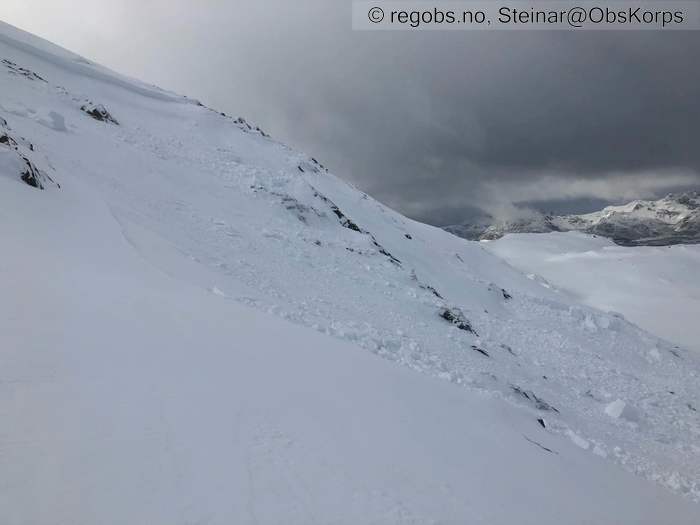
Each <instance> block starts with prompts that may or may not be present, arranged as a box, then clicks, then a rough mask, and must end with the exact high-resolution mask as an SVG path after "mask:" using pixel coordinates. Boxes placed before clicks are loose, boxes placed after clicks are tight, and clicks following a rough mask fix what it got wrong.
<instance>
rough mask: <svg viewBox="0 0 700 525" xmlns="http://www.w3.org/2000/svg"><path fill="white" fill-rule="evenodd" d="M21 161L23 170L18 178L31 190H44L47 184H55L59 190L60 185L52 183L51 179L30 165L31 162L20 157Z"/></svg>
mask: <svg viewBox="0 0 700 525" xmlns="http://www.w3.org/2000/svg"><path fill="white" fill-rule="evenodd" d="M22 160H23V161H24V163H25V168H24V170H23V171H22V173H21V175H20V177H21V179H22V180H23V181H24V182H25V183H27V184H29V185H30V186H32V187H33V188H37V189H40V190H43V189H45V187H46V186H45V185H46V184H47V183H49V182H50V183H52V184H56V186H57V187H59V188H60V187H61V185H60V184H57V183H56V182H54V180H53V179H52V178H51V177H49V176H48V175H47V174H46V173H44V172H43V171H41V170H40V169H39V168H37V167H36V166H35V165H34V164H32V162H31V161H30V160H29V159H28V158H26V157H24V156H22Z"/></svg>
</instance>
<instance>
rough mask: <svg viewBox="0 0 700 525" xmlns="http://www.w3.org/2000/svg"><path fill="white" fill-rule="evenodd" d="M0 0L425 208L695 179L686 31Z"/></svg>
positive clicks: (454, 211)
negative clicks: (359, 21) (363, 21)
mask: <svg viewBox="0 0 700 525" xmlns="http://www.w3.org/2000/svg"><path fill="white" fill-rule="evenodd" d="M80 3H84V4H85V5H84V8H85V11H83V16H82V17H76V16H74V15H71V14H70V13H75V12H76V8H80V6H76V4H80ZM13 4H14V8H12V7H11V8H10V10H11V11H12V12H11V13H10V14H11V15H12V16H13V17H14V19H10V20H8V21H10V22H13V21H14V20H15V19H16V21H17V23H18V24H19V25H23V26H24V27H26V28H27V29H30V30H32V29H33V27H32V26H34V27H36V28H37V29H35V30H37V31H38V32H40V33H42V34H43V35H45V36H47V37H48V38H51V39H54V40H57V41H58V42H59V43H64V44H66V45H68V46H69V47H73V48H75V49H76V51H78V52H81V53H83V54H85V55H87V56H89V57H91V58H94V59H96V60H99V61H102V62H105V63H106V64H107V65H110V66H112V67H114V68H116V69H119V70H122V71H124V72H126V73H129V74H132V75H134V76H138V77H141V78H144V79H145V80H149V81H152V82H155V83H158V84H161V85H163V86H164V87H168V88H171V89H175V90H177V91H180V92H183V93H187V94H189V95H192V96H195V97H198V98H201V99H202V100H204V101H205V102H206V103H208V104H210V105H212V106H215V107H217V108H219V109H221V110H223V111H226V112H227V113H232V114H241V115H243V116H245V117H247V118H249V119H250V120H252V121H254V122H256V123H257V124H259V125H261V127H263V128H264V129H266V130H267V131H269V132H271V133H272V134H273V135H275V136H276V137H278V138H280V139H282V140H284V141H286V142H289V143H291V144H292V145H294V146H296V147H299V148H301V149H303V150H305V151H308V152H309V153H311V154H314V155H316V156H319V157H322V158H323V159H324V161H325V163H326V164H328V165H329V166H331V167H332V168H333V170H334V171H335V172H336V173H337V174H338V175H340V176H342V177H344V178H346V179H348V180H350V181H351V182H353V183H355V184H356V185H357V186H359V187H361V188H362V189H364V190H365V191H368V192H369V193H371V194H373V195H374V196H375V197H377V198H378V199H380V200H382V201H384V202H386V203H388V204H389V205H391V206H393V207H396V208H398V209H399V210H401V211H403V212H404V213H407V214H409V215H411V216H413V217H416V218H419V219H422V220H427V221H430V222H433V223H445V222H455V220H456V219H458V217H460V216H461V215H464V216H466V215H470V214H473V213H474V210H475V209H478V208H483V207H491V206H498V207H500V208H503V207H507V205H510V204H512V203H514V202H523V201H527V202H539V203H540V204H541V206H544V207H546V205H547V202H549V201H551V202H552V203H556V205H557V207H559V208H560V209H561V208H566V206H565V205H564V204H562V203H565V202H569V203H570V205H571V211H577V210H578V209H580V207H581V203H582V202H585V201H586V199H589V200H590V199H597V201H596V202H598V201H601V202H602V201H614V200H619V199H623V198H626V197H627V196H629V195H632V194H634V195H636V196H640V197H644V196H652V195H657V194H659V193H663V192H665V191H667V190H670V189H673V188H676V187H680V186H692V185H693V184H698V185H700V176H699V175H698V174H699V173H700V148H698V147H697V141H698V138H699V137H700V99H699V98H698V97H697V93H698V92H699V91H700V68H697V67H695V66H696V62H697V56H698V53H700V34H698V33H697V32H659V31H649V32H634V31H624V32H576V33H573V32H513V33H497V32H474V33H469V32H420V33H416V32H353V31H351V30H350V5H351V2H350V1H349V0H348V1H345V0H343V1H340V0H322V1H318V0H306V1H297V2H290V1H280V0H275V1H264V2H261V1H257V2H253V1H245V2H221V1H215V0H207V1H199V2H193V1H186V0H171V1H169V2H165V1H163V0H151V1H150V2H136V1H135V0H124V1H122V2H120V3H119V7H118V8H116V7H114V3H111V2H107V1H106V0H104V1H100V0H91V1H90V2H87V1H85V0H80V1H78V0H70V1H68V0H65V1H64V0H53V1H51V2H46V1H44V2H39V1H32V0H21V2H16V3H15V2H12V1H10V3H9V5H10V6H12V5H13ZM49 4H50V9H48V10H42V9H41V8H40V7H42V6H45V7H47V8H48V7H49ZM101 4H105V5H104V6H102V7H105V9H108V10H107V11H101V10H100V5H101ZM108 4H111V7H109V6H108ZM69 7H70V8H71V9H70V10H69V9H68V8H69ZM61 8H63V9H61ZM3 9H7V7H5V8H3V7H0V16H3ZM105 14H106V16H105ZM23 16H24V17H25V18H24V19H23V18H22V17H23ZM42 17H44V18H42ZM23 20H24V24H22V23H21V22H22V21H23Z"/></svg>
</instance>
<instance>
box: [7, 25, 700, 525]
mask: <svg viewBox="0 0 700 525" xmlns="http://www.w3.org/2000/svg"><path fill="white" fill-rule="evenodd" d="M2 59H4V60H6V62H2V63H0V118H1V119H2V120H0V250H1V252H0V253H1V256H0V416H1V419H2V421H3V423H4V424H3V425H2V430H1V431H0V522H2V523H3V524H8V525H15V524H16V525H19V524H22V525H27V524H30V525H34V524H36V525H46V524H59V523H70V524H75V525H82V524H85V525H87V524H95V523H99V524H124V523H133V524H154V523H163V524H165V523H167V524H183V525H184V524H212V525H213V524H231V523H251V524H279V523H284V524H312V523H317V524H329V523H336V524H345V523H347V524H358V523H373V524H393V523H415V524H429V523H434V524H438V523H440V524H464V523H470V524H471V523H474V524H479V523H480V524H496V525H498V524H504V525H505V524H508V525H513V524H515V523H517V524H540V525H541V524H561V523H567V524H607V523H611V524H612V523H614V524H696V523H697V522H698V516H700V507H698V505H697V503H696V502H695V501H694V500H697V499H698V498H700V483H699V482H698V480H699V479H700V417H699V414H698V409H700V395H699V393H700V384H699V383H700V381H698V379H699V373H700V361H699V359H698V356H697V354H694V353H692V352H689V351H687V350H686V349H685V348H677V347H675V346H674V345H673V344H671V343H668V342H665V341H663V340H661V339H659V338H657V337H655V336H652V335H650V334H649V333H646V332H644V331H642V330H641V329H639V328H638V327H636V326H634V325H632V324H630V323H628V322H627V321H625V320H624V319H622V318H621V317H620V316H617V315H611V314H608V313H604V312H602V311H599V310H596V309H593V308H591V307H588V306H585V305H582V304H579V303H578V302H577V301H576V300H575V299H573V298H571V297H570V296H569V295H567V294H562V293H558V292H556V291H555V290H550V289H548V288H546V287H545V286H543V285H542V284H543V283H542V282H540V281H538V280H531V279H528V278H527V277H526V276H525V275H524V274H522V273H521V272H520V271H517V270H515V269H514V268H512V267H511V266H510V265H508V264H507V263H505V262H504V261H502V260H501V259H499V258H497V257H496V256H494V255H492V254H490V253H489V252H488V251H486V250H485V249H484V248H483V247H482V246H480V245H479V244H478V243H470V242H466V241H463V240H461V239H458V238H457V237H454V236H452V235H450V234H448V233H446V232H444V231H442V230H439V229H437V228H433V227H429V226H426V225H423V224H419V223H416V222H413V221H411V220H408V219H406V218H405V217H403V216H401V215H399V214H398V213H396V212H394V211H392V210H390V209H388V208H386V207H384V206H383V205H381V204H380V203H378V202H376V201H374V200H373V199H371V198H370V197H368V196H367V195H364V194H363V193H361V192H359V191H358V190H356V189H354V188H352V187H351V186H349V185H347V184H346V183H344V182H342V181H340V180H339V179H337V178H336V177H334V176H333V175H331V174H330V173H328V172H327V171H326V170H325V169H323V168H322V167H321V166H320V164H319V163H318V161H316V160H314V159H311V158H309V157H307V156H305V155H302V154H300V153H297V152H295V151H292V150H290V149H289V148H287V147H286V146H284V145H282V144H280V143H277V142H275V141H274V140H272V139H270V138H268V137H267V136H265V135H264V134H263V133H262V132H260V131H259V130H256V129H255V128H252V127H250V126H249V125H247V123H245V122H244V121H238V120H233V119H231V118H228V117H224V116H222V115H219V114H218V113H216V112H215V111H212V110H209V109H207V108H206V107H203V106H200V105H198V104H197V103H196V102H194V101H192V100H191V99H186V98H183V97H178V96H176V95H173V94H170V93H167V92H164V91H162V90H160V89H158V88H154V87H149V86H147V85H144V84H142V83H138V82H135V81H131V80H128V79H126V78H124V77H121V76H119V75H117V74H114V73H111V72H109V71H108V70H105V69H104V68H101V67H99V66H96V65H93V64H92V63H90V62H88V61H86V60H84V59H81V58H79V57H76V56H75V55H72V54H70V53H68V52H66V51H63V50H60V49H58V48H56V47H55V46H53V45H51V44H48V43H46V42H44V41H42V40H40V39H38V38H36V37H33V36H31V35H27V34H26V33H22V32H20V31H18V30H16V29H14V28H12V27H10V26H7V25H2V24H0V60H2ZM81 108H83V109H81ZM110 120H112V121H113V122H112V121H110ZM3 136H4V137H5V139H4V141H3V139H2V137H3ZM29 165H31V166H32V167H33V168H32V169H33V173H34V175H35V178H34V179H32V178H31V177H29V178H28V177H27V176H26V170H27V169H28V168H27V166H29ZM23 176H24V177H25V179H28V180H30V181H32V180H33V181H36V184H39V183H40V184H41V185H42V186H43V187H44V188H45V189H44V190H43V191H42V190H40V189H38V188H36V187H32V186H30V185H29V184H25V182H23V181H22V180H21V177H23ZM58 185H60V188H59V187H58ZM368 351H369V352H368ZM373 354H374V355H373ZM380 357H381V358H383V359H380ZM397 364H400V365H403V366H397ZM419 372H422V373H419ZM538 419H539V420H541V422H539V421H538Z"/></svg>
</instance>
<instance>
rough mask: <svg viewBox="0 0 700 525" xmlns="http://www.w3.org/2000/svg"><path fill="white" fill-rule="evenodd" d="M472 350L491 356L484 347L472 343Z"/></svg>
mask: <svg viewBox="0 0 700 525" xmlns="http://www.w3.org/2000/svg"><path fill="white" fill-rule="evenodd" d="M472 350H474V351H475V352H479V353H480V354H481V355H485V356H486V357H491V356H490V355H489V353H488V352H487V351H486V350H484V349H483V348H479V347H478V346H475V345H472Z"/></svg>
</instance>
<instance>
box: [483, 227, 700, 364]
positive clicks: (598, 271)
mask: <svg viewBox="0 0 700 525" xmlns="http://www.w3.org/2000/svg"><path fill="white" fill-rule="evenodd" d="M484 246H486V248H487V249H488V250H489V251H491V252H492V253H494V254H496V255H498V256H500V257H503V258H504V259H506V260H507V261H508V262H509V263H510V264H512V265H513V266H515V267H517V268H519V269H521V270H523V271H525V272H526V273H531V274H537V275H539V276H541V277H543V278H544V279H546V280H547V281H548V282H549V283H551V284H552V285H553V286H555V287H557V288H558V289H560V290H563V291H567V292H569V293H571V294H573V295H574V296H575V297H576V298H577V299H579V300H580V301H582V302H584V303H585V304H588V305H590V306H594V307H596V308H600V309H601V310H605V311H609V310H612V311H615V312H620V313H621V314H623V315H624V316H625V317H626V318H627V319H629V320H630V321H633V322H634V323H636V324H638V325H639V326H641V327H642V328H645V329H646V330H649V331H650V332H652V333H654V334H656V335H658V336H660V337H663V338H665V339H667V340H669V341H673V342H675V343H677V344H679V345H681V346H684V347H687V348H690V349H693V350H695V351H697V352H700V323H698V319H700V278H699V277H700V245H697V244H695V245H690V244H689V245H676V246H664V247H651V246H634V247H631V246H630V247H622V246H618V245H616V244H614V243H613V242H612V241H610V240H608V239H605V238H602V237H594V236H591V235H585V234H582V233H549V234H546V235H540V234H516V235H506V236H505V237H503V238H502V239H499V240H498V241H493V242H488V243H486V244H484Z"/></svg>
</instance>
